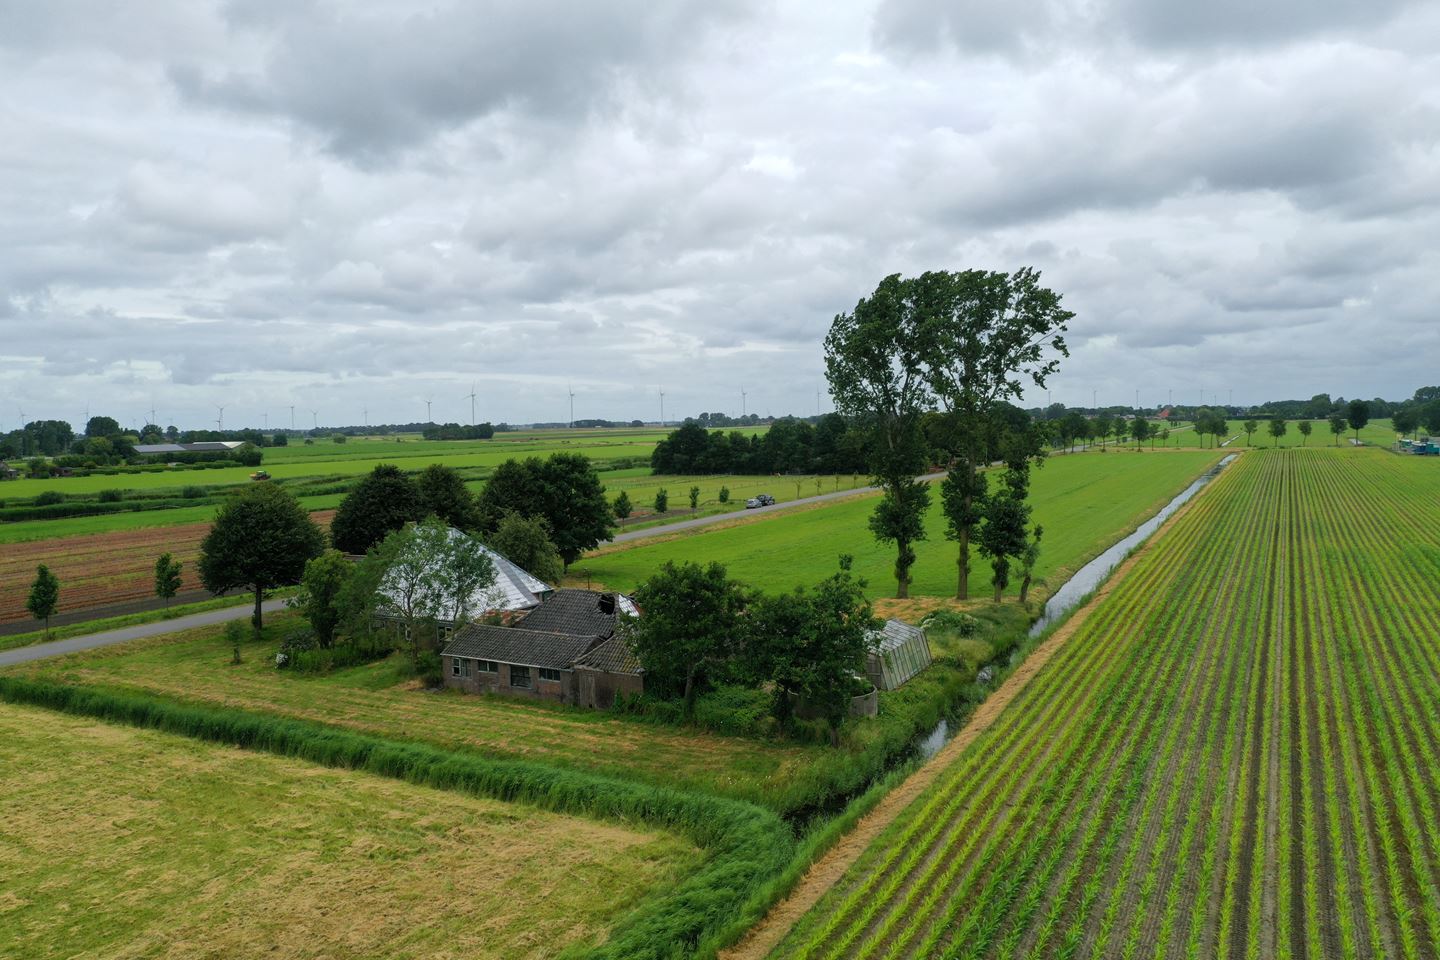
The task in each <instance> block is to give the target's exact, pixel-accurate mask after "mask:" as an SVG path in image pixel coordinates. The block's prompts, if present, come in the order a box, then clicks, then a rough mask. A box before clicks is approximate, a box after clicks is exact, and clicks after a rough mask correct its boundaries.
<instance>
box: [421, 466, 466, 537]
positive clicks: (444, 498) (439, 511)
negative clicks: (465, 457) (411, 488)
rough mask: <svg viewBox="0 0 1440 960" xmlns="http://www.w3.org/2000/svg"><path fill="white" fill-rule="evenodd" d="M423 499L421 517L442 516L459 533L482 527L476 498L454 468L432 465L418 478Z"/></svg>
mask: <svg viewBox="0 0 1440 960" xmlns="http://www.w3.org/2000/svg"><path fill="white" fill-rule="evenodd" d="M415 489H416V492H417V493H418V494H419V498H420V516H421V517H429V516H435V517H439V518H440V519H441V520H442V521H443V522H444V523H446V524H448V525H449V526H452V527H455V528H456V529H457V530H474V529H476V528H478V527H479V525H480V515H479V511H478V510H477V508H476V505H475V496H474V495H473V494H472V493H471V492H470V490H469V488H467V487H466V486H465V480H464V478H463V477H461V476H460V474H459V472H458V471H457V470H455V469H454V468H453V467H447V466H445V465H444V464H440V463H432V464H430V466H428V467H426V468H425V469H424V470H422V471H420V476H419V477H417V478H416V479H415Z"/></svg>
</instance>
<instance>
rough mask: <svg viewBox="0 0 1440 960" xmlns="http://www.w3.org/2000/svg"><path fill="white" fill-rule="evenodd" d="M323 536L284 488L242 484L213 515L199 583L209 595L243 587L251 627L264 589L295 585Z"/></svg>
mask: <svg viewBox="0 0 1440 960" xmlns="http://www.w3.org/2000/svg"><path fill="white" fill-rule="evenodd" d="M323 549H324V536H323V535H322V534H321V533H320V528H319V527H317V526H315V523H314V521H312V520H311V519H310V514H308V513H306V512H305V509H304V508H303V507H301V506H300V504H299V502H298V501H297V500H296V499H295V498H294V497H293V496H292V495H291V494H290V493H289V492H288V491H286V490H285V488H284V487H281V486H277V485H276V484H273V483H257V484H253V485H251V486H248V487H242V488H241V490H240V492H239V493H237V494H235V495H234V496H232V497H231V498H230V499H229V500H227V501H226V502H225V503H224V504H223V505H222V506H221V507H220V510H219V512H218V513H216V515H215V522H214V524H213V525H212V526H211V527H210V532H209V533H208V534H206V535H205V539H204V540H203V541H202V542H201V544H200V565H199V568H200V582H201V583H203V584H204V585H205V589H207V590H209V591H210V592H211V593H224V592H225V591H227V590H235V589H238V588H241V587H244V588H245V589H247V590H250V591H252V592H253V593H254V595H255V614H254V617H253V618H252V622H253V623H254V626H255V629H256V630H259V629H260V624H261V612H260V602H261V600H262V599H263V597H264V593H265V591H266V590H273V589H275V588H276V587H280V586H285V585H288V584H292V583H299V582H300V578H301V576H302V575H303V574H304V572H305V564H306V562H307V561H309V560H311V559H312V558H314V557H317V556H319V555H320V552H321V550H323Z"/></svg>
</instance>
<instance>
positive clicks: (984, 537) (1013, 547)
mask: <svg viewBox="0 0 1440 960" xmlns="http://www.w3.org/2000/svg"><path fill="white" fill-rule="evenodd" d="M1029 520H1030V508H1029V507H1028V506H1026V504H1025V502H1024V501H1023V500H1020V499H1019V498H1017V497H1015V496H1012V495H1011V494H1010V493H1009V492H1008V491H1006V492H1005V493H1001V494H998V495H996V496H993V497H991V498H990V499H989V501H988V502H987V503H986V505H985V519H984V521H983V522H982V523H981V525H980V535H979V543H978V545H979V548H980V553H981V554H982V555H984V556H986V557H989V558H990V568H991V571H992V574H991V578H990V583H991V585H993V586H994V587H995V602H996V603H999V602H1000V600H1001V598H1002V597H1003V596H1004V594H1005V588H1006V587H1008V586H1009V585H1010V564H1011V561H1013V560H1015V559H1017V558H1019V557H1021V556H1023V555H1024V553H1025V549H1026V547H1027V546H1028V541H1027V539H1026V536H1025V525H1026V524H1027V523H1028V522H1029Z"/></svg>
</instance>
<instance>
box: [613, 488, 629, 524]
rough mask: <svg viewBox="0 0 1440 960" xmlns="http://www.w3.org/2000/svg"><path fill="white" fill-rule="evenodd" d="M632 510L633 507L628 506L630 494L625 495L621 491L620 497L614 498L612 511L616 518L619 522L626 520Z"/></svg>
mask: <svg viewBox="0 0 1440 960" xmlns="http://www.w3.org/2000/svg"><path fill="white" fill-rule="evenodd" d="M632 509H633V507H631V505H630V494H628V493H626V492H625V491H624V490H621V491H620V496H618V497H616V498H615V506H614V510H615V516H616V518H617V519H620V520H624V519H627V518H628V517H629V516H630V513H631V511H632Z"/></svg>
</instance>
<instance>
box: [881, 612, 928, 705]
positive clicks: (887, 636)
mask: <svg viewBox="0 0 1440 960" xmlns="http://www.w3.org/2000/svg"><path fill="white" fill-rule="evenodd" d="M871 639H872V640H874V641H876V643H875V646H874V648H873V649H872V650H871V653H870V655H869V658H868V659H867V661H866V665H865V676H866V677H868V678H869V680H870V682H871V683H873V684H874V685H875V686H876V687H877V688H879V689H881V690H894V689H896V688H898V687H899V686H900V685H901V684H903V683H905V681H907V680H909V679H910V678H911V677H913V676H915V675H916V674H917V673H920V672H921V671H922V670H924V669H925V668H926V667H928V666H930V663H931V659H932V658H931V656H930V641H929V640H927V639H926V637H925V631H924V630H922V629H920V628H919V627H916V626H911V625H910V624H908V623H906V622H905V621H903V620H887V621H885V626H883V627H882V628H880V629H879V630H875V631H872V633H871Z"/></svg>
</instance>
